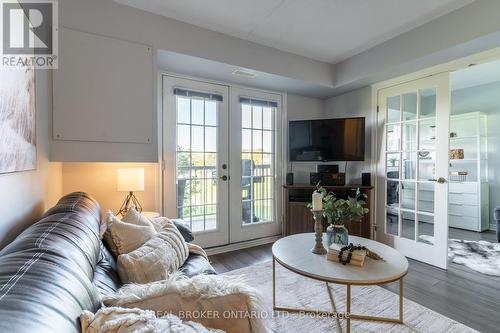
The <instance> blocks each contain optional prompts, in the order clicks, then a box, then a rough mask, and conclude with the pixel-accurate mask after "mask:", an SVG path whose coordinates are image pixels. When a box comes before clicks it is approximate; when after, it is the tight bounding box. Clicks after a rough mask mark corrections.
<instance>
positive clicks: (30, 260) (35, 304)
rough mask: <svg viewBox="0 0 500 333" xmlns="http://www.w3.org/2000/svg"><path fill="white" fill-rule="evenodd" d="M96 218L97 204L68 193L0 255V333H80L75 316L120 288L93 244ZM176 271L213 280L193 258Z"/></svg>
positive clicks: (111, 263)
mask: <svg viewBox="0 0 500 333" xmlns="http://www.w3.org/2000/svg"><path fill="white" fill-rule="evenodd" d="M100 218H101V210H100V207H99V204H98V203H97V201H95V200H94V199H92V198H91V197H90V196H89V195H87V194H85V193H81V192H77V193H72V194H69V195H67V196H65V197H63V198H61V200H59V202H58V204H57V205H56V206H55V207H53V208H51V209H49V210H48V211H47V212H46V213H45V214H44V216H43V217H42V219H41V220H40V221H38V222H36V223H34V224H33V225H31V226H30V227H29V228H27V229H26V230H25V231H24V232H23V233H22V234H21V235H19V236H18V237H17V238H16V239H15V240H14V241H13V242H12V243H10V244H9V245H7V246H6V247H5V248H4V249H2V250H1V251H0V332H12V333H33V332H36V333H49V332H50V333H56V332H61V333H76V332H80V323H79V316H80V313H81V312H82V311H83V310H89V311H92V312H95V311H97V310H98V309H99V308H100V307H101V301H100V299H101V297H100V295H101V294H106V293H112V292H114V291H116V290H117V289H118V288H119V287H120V286H121V282H120V279H119V277H118V274H117V272H116V261H115V259H114V258H113V257H112V255H111V254H110V252H109V251H108V249H107V248H106V246H105V244H104V243H103V242H102V241H101V240H100V239H99V226H100ZM177 223H182V222H180V221H177ZM179 226H180V225H179ZM184 227H185V226H184ZM183 232H184V234H185V235H186V236H188V237H189V236H190V237H192V235H190V233H189V229H185V228H184V230H183ZM186 236H185V237H186ZM181 269H182V270H183V271H184V273H185V274H186V275H188V276H193V275H196V274H200V273H209V274H215V271H214V269H213V268H212V266H211V265H210V263H209V262H208V261H207V260H206V259H205V258H204V257H202V256H198V255H191V256H190V257H189V258H188V260H187V261H186V263H185V264H184V266H183V267H182V268H181Z"/></svg>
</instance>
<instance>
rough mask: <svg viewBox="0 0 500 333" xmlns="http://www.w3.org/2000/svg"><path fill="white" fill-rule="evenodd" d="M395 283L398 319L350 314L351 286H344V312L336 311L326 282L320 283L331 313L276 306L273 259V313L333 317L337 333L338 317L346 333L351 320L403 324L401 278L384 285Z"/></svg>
mask: <svg viewBox="0 0 500 333" xmlns="http://www.w3.org/2000/svg"><path fill="white" fill-rule="evenodd" d="M283 267H284V266H283ZM285 268H286V267H285ZM294 273H296V274H299V275H302V276H305V277H308V278H310V279H314V280H318V281H321V280H320V279H317V278H313V277H310V276H306V275H303V274H300V273H297V272H294ZM395 281H399V318H387V317H378V316H367V315H359V314H351V284H346V288H347V292H346V312H339V311H337V307H336V305H335V301H334V298H333V293H332V289H331V287H330V285H329V283H331V282H326V281H322V282H325V285H326V290H327V291H328V297H329V299H330V304H331V306H332V309H333V311H322V310H311V309H300V308H291V307H284V306H276V259H275V258H274V257H273V310H274V311H287V312H298V313H310V314H314V315H318V316H329V317H334V318H335V319H336V321H337V327H338V329H339V333H342V332H343V331H342V325H341V323H340V318H339V317H342V320H345V321H346V333H350V332H351V319H356V320H367V321H377V322H385V323H395V324H403V277H400V278H399V279H397V280H394V281H388V282H386V283H384V284H387V283H391V282H395ZM355 285H361V286H362V285H374V284H355Z"/></svg>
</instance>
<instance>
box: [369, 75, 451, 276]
mask: <svg viewBox="0 0 500 333" xmlns="http://www.w3.org/2000/svg"><path fill="white" fill-rule="evenodd" d="M434 83H437V87H436V88H437V91H436V94H437V96H438V98H437V100H436V102H437V104H436V124H441V126H443V128H441V135H439V133H437V135H436V139H437V140H436V148H435V152H436V156H438V155H439V154H440V150H441V153H443V154H445V156H446V159H445V160H442V161H440V163H436V169H439V170H441V172H442V173H437V174H436V176H435V177H436V178H437V177H444V178H445V179H446V180H448V163H449V160H448V158H447V156H448V155H447V152H448V147H449V140H448V133H449V123H450V118H449V115H450V109H451V90H450V89H451V88H450V73H448V72H447V73H440V74H437V75H434V76H428V77H424V78H420V79H416V80H412V81H409V82H404V83H400V84H397V85H393V86H390V87H386V88H382V89H377V90H376V94H377V113H376V118H375V119H376V121H375V124H376V128H377V134H376V139H375V142H376V145H377V148H378V149H377V151H376V155H375V156H376V158H375V159H374V163H375V165H376V173H375V184H376V185H375V193H376V194H375V202H376V204H375V206H376V207H377V210H376V212H375V220H376V221H380V224H381V225H380V224H379V225H377V227H376V230H377V234H376V235H375V239H377V240H380V241H382V242H383V243H385V244H388V245H391V246H393V247H395V248H397V247H398V246H401V247H406V248H407V249H408V248H414V249H415V250H418V251H417V252H415V254H414V255H413V259H416V260H419V261H422V262H427V263H429V264H432V265H435V266H438V267H440V268H443V269H446V268H447V261H448V260H447V257H448V256H447V253H448V252H447V251H448V209H446V211H444V212H443V211H440V210H436V209H435V210H434V235H436V234H437V233H439V234H441V235H443V238H444V240H441V242H439V240H438V239H435V243H434V244H433V245H432V247H431V246H429V245H424V244H418V242H417V237H418V234H415V240H409V239H406V238H403V237H401V236H391V235H389V234H386V232H385V227H386V218H385V214H384V212H385V204H384V205H382V204H381V203H382V202H385V201H384V198H385V196H386V191H385V182H386V179H387V177H386V174H385V164H386V160H385V158H383V157H385V147H384V145H383V144H384V142H385V138H384V135H385V126H386V122H385V117H384V116H383V113H382V112H384V110H383V109H382V108H380V110H379V106H380V105H383V102H381V101H380V100H379V98H380V94H381V93H382V92H383V93H385V94H386V95H387V96H391V94H394V95H401V94H403V93H404V91H405V90H407V91H408V92H409V91H415V90H418V89H420V88H419V87H420V86H433V85H434ZM391 90H394V92H393V93H391ZM443 94H444V96H443ZM439 96H443V97H444V98H439ZM443 109H447V110H448V113H442V112H441V113H440V112H439V110H443ZM442 131H444V133H445V134H443V132H442ZM401 140H402V138H401ZM416 163H417V166H418V159H417V161H416ZM382 164H383V165H384V166H383V168H382V169H383V170H381V165H382ZM382 171H383V172H384V173H383V176H381V174H380V173H381V172H382ZM438 172H439V171H438ZM417 183H418V179H417V182H416V184H417ZM434 187H435V196H434V203H435V207H441V206H443V207H447V206H448V182H446V183H445V184H435V186H434ZM399 200H400V201H401V195H400V198H399ZM417 204H418V202H417V203H416V205H417ZM381 210H382V211H381ZM415 211H418V209H417V206H416V207H415ZM439 216H440V217H439ZM442 219H444V221H445V223H438V221H439V220H442ZM400 223H401V221H400ZM417 223H418V220H415V224H417ZM436 226H437V228H436ZM443 243H444V244H443ZM441 252H442V255H441V256H439V257H435V256H433V254H435V253H441Z"/></svg>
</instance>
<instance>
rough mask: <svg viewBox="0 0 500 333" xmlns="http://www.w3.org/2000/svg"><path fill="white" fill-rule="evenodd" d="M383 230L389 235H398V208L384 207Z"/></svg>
mask: <svg viewBox="0 0 500 333" xmlns="http://www.w3.org/2000/svg"><path fill="white" fill-rule="evenodd" d="M385 232H386V233H387V234H390V235H394V236H397V235H399V210H398V209H394V208H392V207H386V214H385Z"/></svg>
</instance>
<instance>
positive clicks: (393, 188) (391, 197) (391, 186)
mask: <svg viewBox="0 0 500 333" xmlns="http://www.w3.org/2000/svg"><path fill="white" fill-rule="evenodd" d="M386 189H387V201H386V204H387V206H391V207H394V208H399V182H397V181H391V180H389V181H387V186H386Z"/></svg>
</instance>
